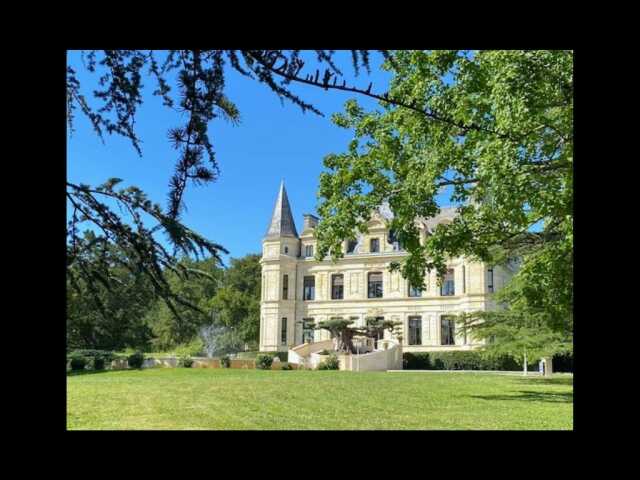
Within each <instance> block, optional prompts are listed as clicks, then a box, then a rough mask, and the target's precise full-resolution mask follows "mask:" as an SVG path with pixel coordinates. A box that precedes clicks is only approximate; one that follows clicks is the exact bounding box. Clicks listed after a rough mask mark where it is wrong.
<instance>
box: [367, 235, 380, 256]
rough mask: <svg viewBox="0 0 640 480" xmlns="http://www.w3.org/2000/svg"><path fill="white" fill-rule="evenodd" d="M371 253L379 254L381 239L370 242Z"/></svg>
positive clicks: (373, 239)
mask: <svg viewBox="0 0 640 480" xmlns="http://www.w3.org/2000/svg"><path fill="white" fill-rule="evenodd" d="M369 251H370V252H371V253H377V252H379V251H380V239H379V238H372V239H371V240H370V242H369Z"/></svg>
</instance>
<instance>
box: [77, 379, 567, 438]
mask: <svg viewBox="0 0 640 480" xmlns="http://www.w3.org/2000/svg"><path fill="white" fill-rule="evenodd" d="M67 427H68V428H69V429H154V430H155V429H216V430H218V429H234V430H237V429H251V430H274V429H315V430H321V429H333V430H337V429H483V430H484V429H572V428H573V378H572V377H567V376H564V377H558V378H553V379H544V378H523V377H517V376H501V375H492V374H474V373H468V374H466V373H437V374H433V373H426V372H419V373H387V372H361V373H354V372H336V371H260V370H243V369H206V368H202V369H200V368H198V369H187V368H176V369H171V368H156V369H145V370H122V371H109V372H101V373H94V374H83V375H70V376H69V377H67Z"/></svg>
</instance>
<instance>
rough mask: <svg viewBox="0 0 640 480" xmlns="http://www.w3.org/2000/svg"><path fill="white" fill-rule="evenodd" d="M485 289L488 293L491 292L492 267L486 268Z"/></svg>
mask: <svg viewBox="0 0 640 480" xmlns="http://www.w3.org/2000/svg"><path fill="white" fill-rule="evenodd" d="M487 289H488V290H489V292H490V293H492V292H493V267H490V268H489V269H488V270H487Z"/></svg>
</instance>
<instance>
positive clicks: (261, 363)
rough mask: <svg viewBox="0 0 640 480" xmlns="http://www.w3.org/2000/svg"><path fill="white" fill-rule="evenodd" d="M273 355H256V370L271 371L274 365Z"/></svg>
mask: <svg viewBox="0 0 640 480" xmlns="http://www.w3.org/2000/svg"><path fill="white" fill-rule="evenodd" d="M273 357H274V356H273V355H269V354H264V353H260V354H258V355H256V368H258V369H260V370H270V369H271V364H272V363H273Z"/></svg>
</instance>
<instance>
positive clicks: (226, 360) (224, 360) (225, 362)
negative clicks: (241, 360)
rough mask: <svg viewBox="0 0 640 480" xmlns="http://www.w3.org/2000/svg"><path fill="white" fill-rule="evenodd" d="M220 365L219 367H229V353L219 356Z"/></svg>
mask: <svg viewBox="0 0 640 480" xmlns="http://www.w3.org/2000/svg"><path fill="white" fill-rule="evenodd" d="M220 367H221V368H229V367H231V358H229V355H223V356H222V357H221V358H220Z"/></svg>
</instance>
